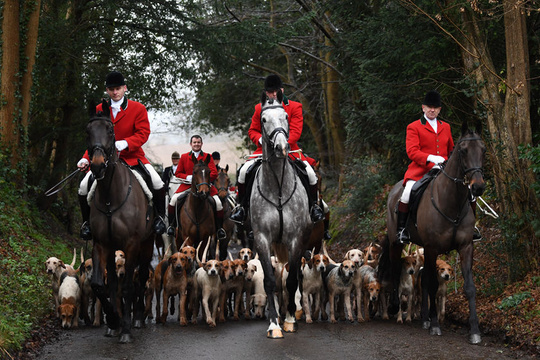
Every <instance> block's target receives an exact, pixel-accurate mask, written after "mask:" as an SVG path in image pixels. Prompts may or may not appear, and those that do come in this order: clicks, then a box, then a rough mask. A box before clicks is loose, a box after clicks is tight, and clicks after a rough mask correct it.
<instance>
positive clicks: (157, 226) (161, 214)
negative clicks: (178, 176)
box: [153, 187, 167, 235]
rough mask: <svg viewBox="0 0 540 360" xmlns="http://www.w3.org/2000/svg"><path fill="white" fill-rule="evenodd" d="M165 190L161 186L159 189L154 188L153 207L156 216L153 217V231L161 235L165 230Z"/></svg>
mask: <svg viewBox="0 0 540 360" xmlns="http://www.w3.org/2000/svg"><path fill="white" fill-rule="evenodd" d="M166 192H167V190H166V189H165V187H162V188H161V189H159V190H154V192H153V197H154V207H155V209H156V213H157V216H156V218H155V219H154V231H155V232H156V234H158V235H161V234H163V233H164V232H165V230H167V226H166V225H165V194H166Z"/></svg>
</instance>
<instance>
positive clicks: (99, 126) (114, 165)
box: [86, 101, 154, 343]
mask: <svg viewBox="0 0 540 360" xmlns="http://www.w3.org/2000/svg"><path fill="white" fill-rule="evenodd" d="M86 133H87V145H88V155H89V156H90V161H91V164H90V170H91V171H92V174H93V175H94V177H95V179H96V181H97V184H96V191H95V194H94V196H93V200H92V202H91V212H90V228H91V229H92V234H93V242H94V246H93V252H92V261H93V263H94V268H93V274H92V289H93V291H94V293H95V294H96V296H97V297H98V298H99V300H100V301H101V304H102V307H103V311H104V312H105V315H106V321H107V326H108V330H107V334H106V335H113V334H116V333H117V331H118V330H119V328H120V327H121V328H122V329H121V335H120V340H119V341H120V342H121V343H127V342H131V340H132V337H131V310H132V305H133V316H134V324H133V325H134V327H141V326H142V322H143V321H144V317H143V316H144V315H143V314H144V287H145V284H146V280H147V279H148V266H149V264H150V261H151V260H152V251H153V245H154V236H153V235H154V232H153V229H152V223H153V216H154V215H153V211H152V208H151V206H150V204H149V200H148V198H147V196H146V195H145V193H144V191H143V188H142V186H141V185H140V183H139V181H138V180H137V179H136V178H135V176H134V175H133V173H132V171H131V170H130V169H129V168H128V166H127V165H125V164H124V163H123V162H121V161H119V160H118V154H117V152H116V148H115V137H114V126H113V124H112V122H111V120H110V110H109V106H108V104H107V102H105V101H104V102H103V113H98V114H97V115H96V116H95V117H92V118H91V119H90V121H89V123H88V125H87V127H86ZM116 250H122V251H123V252H124V254H125V258H126V263H125V268H126V274H125V276H124V278H123V280H122V281H123V283H122V298H123V303H124V307H123V309H121V313H122V314H123V315H122V318H121V317H120V315H119V310H120V309H118V308H117V304H116V301H115V300H114V299H116V298H117V297H116V294H117V290H118V288H119V279H118V278H117V276H116V266H115V261H114V256H115V251H116ZM96 264H97V265H96ZM136 267H139V276H138V279H137V281H138V283H137V284H135V283H134V280H133V273H134V271H135V268H136ZM105 269H106V270H107V275H106V277H107V285H105V273H104V270H105Z"/></svg>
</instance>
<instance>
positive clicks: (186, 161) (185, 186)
mask: <svg viewBox="0 0 540 360" xmlns="http://www.w3.org/2000/svg"><path fill="white" fill-rule="evenodd" d="M189 144H190V145H191V151H190V152H187V153H185V154H182V155H181V156H180V161H179V162H178V166H177V167H176V173H175V174H174V175H175V176H176V177H177V178H178V179H180V181H181V184H180V186H179V187H178V189H177V190H176V194H175V195H174V196H173V197H172V199H171V201H170V202H169V228H168V229H167V234H169V235H170V236H174V234H175V225H176V212H175V208H176V206H178V208H181V206H182V205H183V203H184V200H185V198H186V196H187V195H188V192H189V190H190V189H191V180H192V176H193V167H194V166H195V164H194V163H193V160H192V156H195V158H196V159H197V161H201V160H202V161H206V160H207V159H208V158H210V159H209V161H208V168H209V169H210V183H213V182H214V180H216V178H217V176H218V171H217V168H216V164H214V161H213V159H212V155H210V154H208V153H205V152H203V151H202V145H203V141H202V138H201V137H200V136H199V135H193V136H192V137H191V139H190V141H189ZM210 196H212V197H213V198H214V202H215V204H216V207H215V210H216V213H215V216H214V219H215V222H216V229H217V236H218V239H220V240H223V239H225V238H226V236H227V235H226V233H225V230H224V229H223V205H222V203H221V200H220V199H219V196H218V191H217V189H216V188H215V187H214V186H213V185H212V186H210Z"/></svg>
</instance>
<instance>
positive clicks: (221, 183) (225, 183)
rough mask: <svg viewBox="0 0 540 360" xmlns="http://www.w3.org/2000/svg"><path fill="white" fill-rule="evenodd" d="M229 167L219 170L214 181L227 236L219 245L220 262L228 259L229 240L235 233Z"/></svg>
mask: <svg viewBox="0 0 540 360" xmlns="http://www.w3.org/2000/svg"><path fill="white" fill-rule="evenodd" d="M228 171H229V165H227V166H226V167H224V168H220V169H218V176H217V178H216V180H214V186H215V187H216V189H217V191H218V196H219V199H220V200H221V203H222V204H223V230H225V234H227V238H226V239H225V241H220V243H219V260H220V261H223V260H225V259H226V258H227V248H228V246H229V240H230V239H231V237H232V235H233V232H234V222H233V221H232V220H231V219H229V217H230V216H231V213H232V209H233V206H232V205H231V203H230V201H231V200H230V196H229V187H230V185H231V180H230V178H229V174H228V173H227V172H228Z"/></svg>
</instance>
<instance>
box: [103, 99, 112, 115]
mask: <svg viewBox="0 0 540 360" xmlns="http://www.w3.org/2000/svg"><path fill="white" fill-rule="evenodd" d="M101 110H102V112H103V116H105V117H110V116H111V109H110V108H109V103H108V102H107V100H105V99H103V100H102V101H101Z"/></svg>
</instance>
